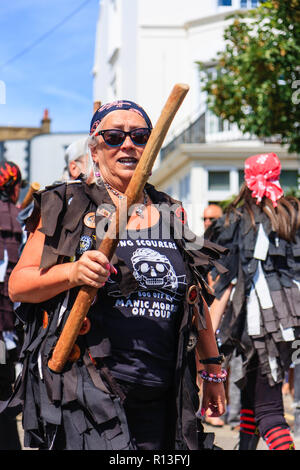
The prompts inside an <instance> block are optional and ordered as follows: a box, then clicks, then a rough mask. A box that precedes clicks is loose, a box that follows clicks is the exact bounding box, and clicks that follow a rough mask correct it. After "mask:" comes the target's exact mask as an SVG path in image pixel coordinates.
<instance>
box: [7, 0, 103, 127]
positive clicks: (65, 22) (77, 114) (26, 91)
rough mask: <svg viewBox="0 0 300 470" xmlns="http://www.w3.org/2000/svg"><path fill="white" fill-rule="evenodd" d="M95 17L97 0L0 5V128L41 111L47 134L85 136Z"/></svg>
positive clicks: (32, 121)
mask: <svg viewBox="0 0 300 470" xmlns="http://www.w3.org/2000/svg"><path fill="white" fill-rule="evenodd" d="M76 10H78V11H77V12H76ZM98 15H99V0H0V81H1V82H4V84H5V89H6V102H5V104H0V126H8V125H11V126H34V127H36V126H39V125H40V121H41V119H42V115H43V111H44V109H45V108H47V109H48V110H49V116H50V118H51V121H52V122H51V130H52V131H53V132H68V131H72V132H81V131H83V132H85V131H88V127H89V122H90V120H91V116H92V112H93V79H92V69H93V65H94V51H95V35H96V24H97V19H98ZM1 82H0V84H1ZM1 88H2V89H3V84H2V87H1ZM2 102H3V99H2V100H1V99H0V103H2Z"/></svg>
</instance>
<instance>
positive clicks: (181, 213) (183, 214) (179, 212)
mask: <svg viewBox="0 0 300 470" xmlns="http://www.w3.org/2000/svg"><path fill="white" fill-rule="evenodd" d="M175 215H176V217H177V218H178V219H179V220H180V222H182V223H183V224H186V223H187V215H186V212H185V210H184V208H183V207H177V209H176V211H175Z"/></svg>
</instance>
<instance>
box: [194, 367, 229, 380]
mask: <svg viewBox="0 0 300 470" xmlns="http://www.w3.org/2000/svg"><path fill="white" fill-rule="evenodd" d="M199 373H200V377H201V379H203V380H205V381H206V382H215V383H221V382H225V380H226V377H227V372H226V370H225V369H222V370H221V373H220V374H209V373H208V372H206V370H202V371H201V372H199Z"/></svg>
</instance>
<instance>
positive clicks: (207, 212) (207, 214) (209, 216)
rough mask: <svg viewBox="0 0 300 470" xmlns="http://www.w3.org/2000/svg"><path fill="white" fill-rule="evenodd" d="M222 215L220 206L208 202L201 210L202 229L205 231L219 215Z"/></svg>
mask: <svg viewBox="0 0 300 470" xmlns="http://www.w3.org/2000/svg"><path fill="white" fill-rule="evenodd" d="M222 215H223V211H222V208H221V207H220V206H218V205H217V204H209V205H208V206H207V207H206V208H205V209H204V212H203V224H204V230H205V231H206V230H207V229H208V228H209V227H210V226H211V224H212V223H213V221H214V220H216V219H218V218H219V217H222Z"/></svg>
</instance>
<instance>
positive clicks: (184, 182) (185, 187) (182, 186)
mask: <svg viewBox="0 0 300 470" xmlns="http://www.w3.org/2000/svg"><path fill="white" fill-rule="evenodd" d="M179 199H180V200H181V201H182V202H189V201H190V199H191V175H190V173H188V174H187V175H185V176H184V177H183V178H181V180H180V181H179Z"/></svg>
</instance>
